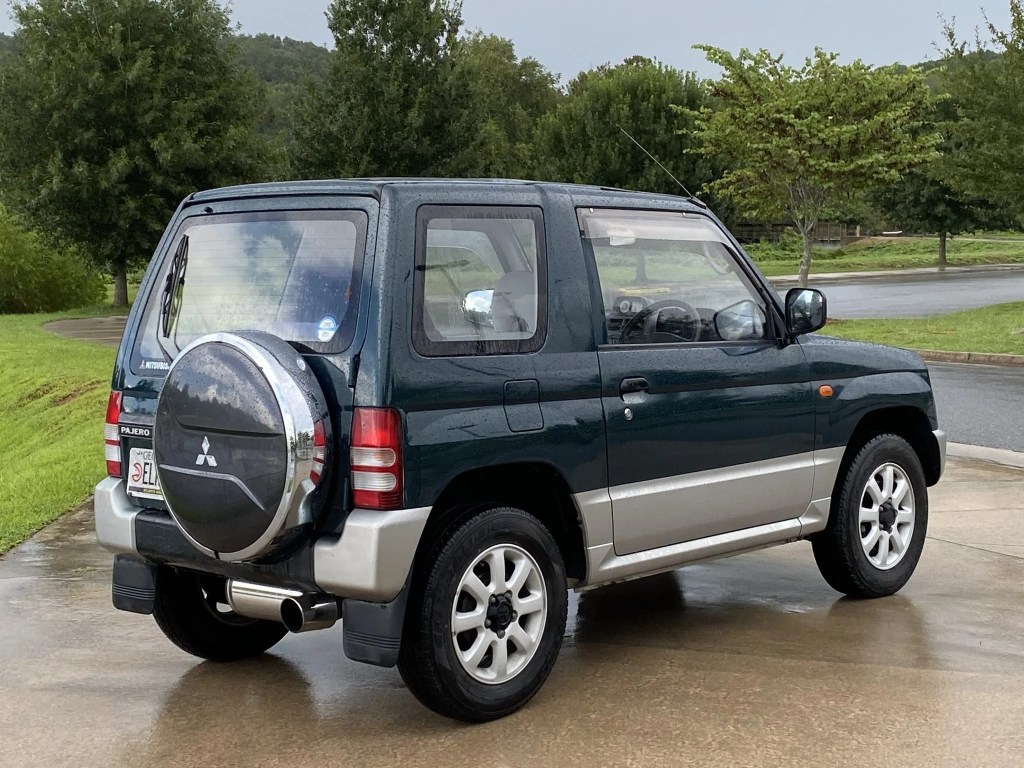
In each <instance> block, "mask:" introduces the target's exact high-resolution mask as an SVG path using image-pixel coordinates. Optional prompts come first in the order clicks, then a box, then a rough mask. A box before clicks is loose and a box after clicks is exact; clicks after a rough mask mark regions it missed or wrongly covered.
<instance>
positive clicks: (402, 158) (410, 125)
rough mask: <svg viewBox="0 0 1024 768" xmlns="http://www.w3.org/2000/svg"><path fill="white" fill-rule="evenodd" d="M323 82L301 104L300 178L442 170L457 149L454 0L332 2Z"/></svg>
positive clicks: (457, 16) (457, 14) (458, 16)
mask: <svg viewBox="0 0 1024 768" xmlns="http://www.w3.org/2000/svg"><path fill="white" fill-rule="evenodd" d="M327 19H328V25H329V26H330V29H331V32H332V33H333V34H334V45H335V48H334V53H333V55H332V57H331V63H330V67H329V70H328V74H327V77H326V79H325V81H324V82H323V83H322V84H320V85H312V86H311V87H310V89H309V91H308V93H307V94H306V96H305V98H304V99H303V101H302V103H301V104H300V105H299V107H298V109H297V117H296V130H295V137H294V142H293V163H294V166H295V168H296V170H298V172H299V173H300V174H301V175H303V176H306V177H316V176H319V177H325V176H381V175H388V176H401V175H414V176H417V175H443V174H444V173H445V172H446V171H447V170H448V167H449V166H450V164H451V160H452V158H453V157H454V156H455V154H456V152H457V149H458V147H457V140H456V139H457V136H456V126H455V124H454V122H453V120H452V114H453V113H454V114H456V115H459V114H461V109H462V106H461V105H460V104H459V103H458V100H457V99H456V98H455V96H456V94H455V93H454V92H453V89H452V67H453V63H454V62H453V50H454V48H455V46H456V41H457V35H458V32H459V28H460V27H461V25H462V11H461V6H460V5H459V3H458V2H456V0H333V2H332V3H331V5H330V7H329V8H328V11H327Z"/></svg>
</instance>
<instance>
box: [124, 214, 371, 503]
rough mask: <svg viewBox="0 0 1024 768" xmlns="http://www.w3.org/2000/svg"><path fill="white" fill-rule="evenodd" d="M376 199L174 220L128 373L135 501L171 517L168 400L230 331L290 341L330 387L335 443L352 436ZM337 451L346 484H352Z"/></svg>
mask: <svg viewBox="0 0 1024 768" xmlns="http://www.w3.org/2000/svg"><path fill="white" fill-rule="evenodd" d="M378 207H379V206H378V204H377V202H376V200H373V199H371V198H366V197H356V196H353V197H323V198H314V197H310V198H302V199H300V198H295V197H278V198H263V199H252V200H232V201H212V202H206V201H204V202H203V203H202V204H197V205H195V206H190V207H186V208H184V209H183V211H182V212H181V214H180V215H179V216H178V217H177V218H176V219H175V221H173V222H172V224H171V226H170V227H169V228H168V231H167V233H166V235H165V237H164V240H163V241H162V243H161V245H160V248H159V250H158V258H157V259H156V260H155V261H154V264H153V266H152V267H151V268H150V270H149V272H148V273H147V277H146V280H145V281H144V283H143V285H142V287H141V288H140V291H139V298H138V300H137V302H136V303H137V307H136V308H135V309H134V310H133V313H132V317H131V318H130V319H129V323H128V329H129V330H128V332H127V333H126V335H125V339H124V340H123V342H122V350H121V353H120V356H119V361H118V366H117V370H118V371H119V372H120V374H119V378H120V381H118V382H115V386H116V387H117V388H118V389H120V390H122V392H123V401H122V412H121V414H120V419H119V422H120V427H119V438H120V445H119V448H120V450H121V455H122V466H123V467H124V470H123V474H124V479H125V481H126V487H127V491H128V493H129V496H130V497H131V498H132V499H133V500H134V501H135V503H136V504H138V505H140V506H156V507H162V506H163V504H162V496H161V492H160V488H159V487H158V485H157V484H156V472H155V468H154V466H153V451H152V447H153V446H152V426H153V417H154V414H155V411H156V399H157V396H158V395H159V392H160V389H161V387H162V384H163V379H164V376H165V375H166V372H167V370H168V368H169V367H170V364H171V363H172V362H173V360H174V359H175V357H176V356H177V354H178V353H179V352H180V351H181V350H182V349H184V348H185V347H186V346H187V345H188V344H189V343H191V342H192V341H194V340H195V339H197V338H200V337H201V336H204V335H206V334H209V333H214V332H218V331H237V330H260V331H266V332H268V333H272V334H274V335H277V336H280V337H281V338H283V339H285V340H286V341H288V342H290V343H291V344H292V345H293V346H294V347H295V348H296V349H297V350H298V351H299V352H301V353H304V355H305V356H306V359H307V361H308V362H309V364H310V365H311V367H312V368H313V369H314V371H315V372H316V374H317V377H318V379H319V380H320V383H321V386H322V388H323V391H324V394H325V395H326V396H327V398H328V401H329V405H330V408H331V415H332V422H333V425H332V426H333V427H334V434H335V436H336V437H337V438H338V441H339V444H342V445H344V444H345V441H346V436H347V435H348V433H349V430H350V422H351V402H352V394H351V389H350V387H349V379H350V370H351V367H352V366H351V361H352V358H353V356H354V354H355V352H356V351H357V350H358V346H359V338H360V337H361V334H362V333H363V332H364V326H365V305H366V303H367V301H366V295H365V294H367V293H368V282H369V281H364V280H363V279H362V276H363V274H364V272H366V271H367V270H369V269H370V268H371V266H372V264H371V262H370V259H369V258H368V257H367V254H368V253H370V254H372V253H373V248H374V244H375V233H376V222H377V216H378ZM347 455H348V452H347V450H339V451H336V452H335V457H336V466H335V467H334V469H335V475H334V476H335V477H336V478H345V477H346V476H347V474H348V472H347V466H346V464H345V461H346V459H347Z"/></svg>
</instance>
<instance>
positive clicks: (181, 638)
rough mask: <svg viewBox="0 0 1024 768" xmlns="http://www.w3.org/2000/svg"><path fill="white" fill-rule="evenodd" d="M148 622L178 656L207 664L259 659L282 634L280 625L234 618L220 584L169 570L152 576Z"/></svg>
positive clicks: (219, 580)
mask: <svg viewBox="0 0 1024 768" xmlns="http://www.w3.org/2000/svg"><path fill="white" fill-rule="evenodd" d="M153 618H154V619H156V623H157V625H158V626H159V627H160V629H161V630H163V633H164V634H165V635H166V636H167V639H168V640H170V641H171V642H172V643H174V644H175V645H176V646H178V647H179V648H181V650H183V651H185V652H186V653H190V654H192V655H193V656H198V657H199V658H201V659H208V660H210V661H241V660H243V659H249V658H252V657H253V656H259V655H260V654H261V653H264V652H265V651H268V650H270V648H272V647H273V646H275V645H277V643H278V642H280V641H281V639H282V638H283V637H284V636H285V635H286V634H288V630H287V629H286V628H285V626H284V625H283V624H278V623H277V622H273V621H261V620H259V619H249V618H246V617H244V616H239V615H238V614H237V613H234V612H233V611H232V610H231V608H230V606H228V605H227V598H226V597H225V595H224V580H223V579H218V578H216V577H208V576H201V575H200V574H198V573H191V572H187V571H176V570H173V569H171V568H162V569H161V570H160V573H159V575H158V576H157V583H156V604H155V605H154V610H153Z"/></svg>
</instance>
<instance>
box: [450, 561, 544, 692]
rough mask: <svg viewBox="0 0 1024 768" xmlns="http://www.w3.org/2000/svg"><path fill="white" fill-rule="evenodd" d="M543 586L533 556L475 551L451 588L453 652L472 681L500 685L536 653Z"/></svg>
mask: <svg viewBox="0 0 1024 768" xmlns="http://www.w3.org/2000/svg"><path fill="white" fill-rule="evenodd" d="M547 608H548V599H547V585H546V584H545V582H544V574H543V573H542V572H541V569H540V566H539V565H538V564H537V561H536V560H535V559H534V557H533V555H531V554H530V553H529V552H527V551H526V550H525V549H523V548H522V547H519V546H517V545H515V544H499V545H497V546H494V547H491V548H490V549H488V550H486V551H485V552H483V553H482V554H481V555H479V556H478V557H477V558H476V559H475V560H474V561H473V563H472V564H471V565H470V566H469V568H467V569H466V572H465V573H464V574H463V575H462V579H461V580H460V581H459V586H458V588H457V589H456V591H455V599H454V602H453V604H452V618H451V633H452V643H453V644H454V647H455V655H456V656H457V657H458V659H459V663H460V664H461V665H462V668H463V669H464V670H465V671H466V672H467V673H468V674H469V675H470V676H471V677H472V678H473V679H474V680H476V681H478V682H481V683H484V684H487V685H501V684H502V683H507V682H509V681H510V680H512V679H513V678H515V677H516V676H517V675H519V674H520V673H521V672H522V671H523V670H524V669H526V667H527V666H528V665H529V663H530V661H532V660H533V657H534V656H535V655H536V654H537V649H538V648H539V647H540V643H541V639H542V638H543V636H544V627H545V624H546V623H547Z"/></svg>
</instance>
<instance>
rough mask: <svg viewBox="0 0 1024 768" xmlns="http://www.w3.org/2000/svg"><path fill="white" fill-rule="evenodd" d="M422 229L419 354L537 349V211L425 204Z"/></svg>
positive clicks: (540, 299)
mask: <svg viewBox="0 0 1024 768" xmlns="http://www.w3.org/2000/svg"><path fill="white" fill-rule="evenodd" d="M418 225H419V232H418V237H417V253H416V302H415V309H414V315H415V316H414V324H413V336H414V342H415V346H416V349H417V351H419V352H420V353H421V354H424V355H430V356H450V355H473V354H515V353H523V352H535V351H537V350H538V349H540V346H541V344H543V340H544V331H545V327H544V326H545V320H546V291H545V262H544V258H545V254H544V228H543V219H542V216H541V213H540V211H539V210H538V209H534V208H490V207H483V206H479V207H476V206H465V207H445V206H426V207H424V208H421V209H420V212H419V220H418Z"/></svg>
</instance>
